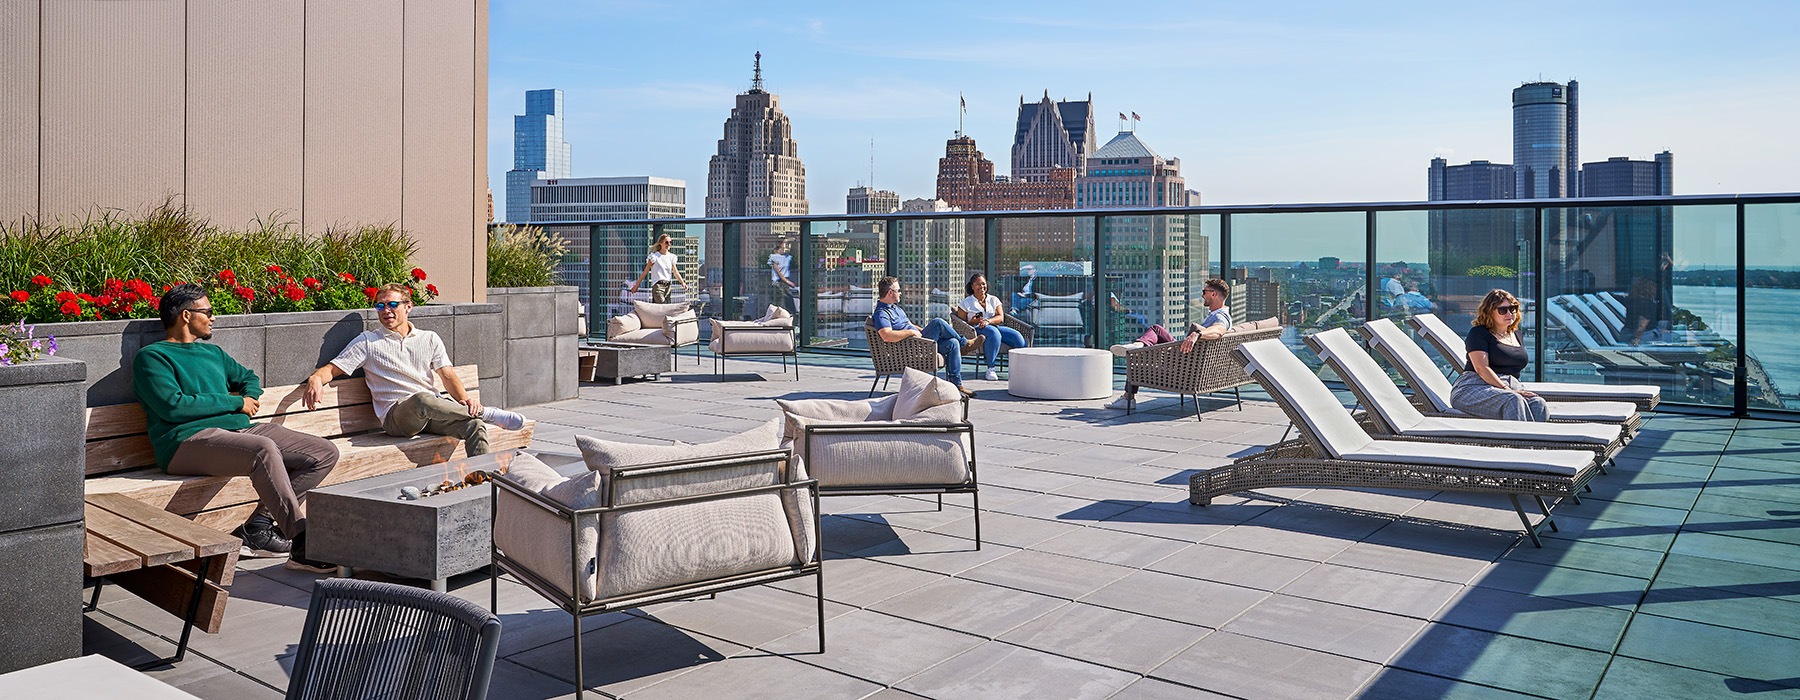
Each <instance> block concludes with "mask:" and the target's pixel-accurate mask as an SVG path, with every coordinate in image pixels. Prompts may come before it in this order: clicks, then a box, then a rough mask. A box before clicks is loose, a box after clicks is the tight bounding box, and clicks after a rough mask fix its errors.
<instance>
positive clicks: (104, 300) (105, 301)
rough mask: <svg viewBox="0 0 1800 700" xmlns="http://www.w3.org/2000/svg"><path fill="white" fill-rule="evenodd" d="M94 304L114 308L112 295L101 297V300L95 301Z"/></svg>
mask: <svg viewBox="0 0 1800 700" xmlns="http://www.w3.org/2000/svg"><path fill="white" fill-rule="evenodd" d="M94 303H95V304H99V305H101V306H112V303H113V298H112V295H110V294H102V295H100V298H98V299H95V300H94Z"/></svg>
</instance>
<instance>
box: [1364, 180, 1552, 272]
mask: <svg viewBox="0 0 1800 700" xmlns="http://www.w3.org/2000/svg"><path fill="white" fill-rule="evenodd" d="M1514 171H1515V166H1512V165H1508V164H1505V163H1490V162H1488V161H1485V160H1477V161H1471V162H1469V163H1467V164H1465V165H1449V164H1447V163H1446V162H1445V161H1444V159H1443V158H1433V159H1431V170H1430V175H1429V193H1430V194H1429V197H1428V199H1429V200H1430V201H1451V202H1463V201H1476V200H1495V199H1514V198H1515V195H1516V194H1517V191H1516V190H1515V187H1516V186H1517V182H1518V180H1517V178H1516V176H1515V172H1514ZM1426 221H1427V227H1428V228H1427V236H1428V238H1427V247H1426V256H1427V259H1426V261H1425V262H1426V266H1427V267H1428V268H1429V270H1430V274H1431V285H1430V290H1431V291H1433V292H1436V293H1437V294H1456V295H1459V296H1466V295H1468V294H1470V293H1475V292H1477V291H1485V290H1478V288H1479V287H1482V286H1488V285H1489V284H1490V283H1488V282H1482V281H1478V280H1476V279H1475V278H1476V277H1478V276H1488V275H1493V274H1495V272H1497V270H1494V269H1493V268H1495V267H1503V268H1506V269H1508V270H1512V271H1513V272H1514V273H1515V275H1516V273H1518V272H1519V271H1520V270H1522V269H1523V268H1525V267H1526V266H1527V265H1526V263H1527V262H1528V261H1529V260H1530V251H1531V245H1532V243H1531V240H1532V236H1533V235H1534V230H1533V226H1532V222H1531V217H1530V216H1529V215H1528V214H1526V215H1521V214H1520V212H1519V211H1518V210H1515V209H1460V210H1442V209H1434V210H1432V211H1430V212H1429V213H1428V214H1427V219H1426ZM1477 268H1488V269H1487V270H1477ZM1472 270H1474V271H1476V273H1477V274H1476V275H1471V271H1472ZM1377 272H1379V273H1381V274H1382V275H1384V276H1385V275H1387V274H1390V273H1392V272H1394V271H1393V270H1378V271H1377ZM1415 274H1416V273H1415ZM1496 282H1498V280H1496ZM1506 282H1508V283H1513V284H1516V282H1517V278H1516V276H1513V277H1511V278H1510V279H1507V280H1506Z"/></svg>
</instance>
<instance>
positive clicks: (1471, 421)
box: [1401, 416, 1624, 447]
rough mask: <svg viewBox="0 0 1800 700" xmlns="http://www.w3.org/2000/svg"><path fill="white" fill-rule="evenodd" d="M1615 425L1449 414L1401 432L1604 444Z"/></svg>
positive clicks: (1616, 433) (1616, 428)
mask: <svg viewBox="0 0 1800 700" xmlns="http://www.w3.org/2000/svg"><path fill="white" fill-rule="evenodd" d="M1622 430H1624V429H1623V428H1620V427H1619V426H1617V425H1604V424H1601V423H1534V422H1531V421H1520V420H1490V419H1487V418H1449V417H1439V416H1426V417H1424V418H1423V419H1421V420H1420V421H1419V422H1418V424H1416V425H1414V426H1412V427H1410V428H1407V429H1406V432H1404V433H1401V434H1402V435H1405V436H1407V437H1427V438H1446V439H1458V438H1460V439H1469V440H1482V441H1489V440H1491V441H1495V442H1502V441H1508V440H1519V441H1532V442H1559V443H1561V442H1566V443H1569V444H1570V445H1593V446H1599V447H1604V446H1606V445H1608V444H1611V443H1612V442H1613V441H1614V440H1617V439H1619V433H1620V431H1622Z"/></svg>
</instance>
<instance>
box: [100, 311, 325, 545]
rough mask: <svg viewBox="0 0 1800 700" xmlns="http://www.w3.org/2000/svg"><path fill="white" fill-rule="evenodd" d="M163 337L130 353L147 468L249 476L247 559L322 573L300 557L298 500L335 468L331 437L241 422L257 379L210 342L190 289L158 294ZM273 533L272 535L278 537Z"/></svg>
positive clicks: (252, 408)
mask: <svg viewBox="0 0 1800 700" xmlns="http://www.w3.org/2000/svg"><path fill="white" fill-rule="evenodd" d="M158 310H159V311H160V312H161V314H162V322H163V328H164V329H165V330H166V332H167V333H168V338H167V339H166V340H162V341H159V342H155V343H151V344H149V345H147V346H144V348H143V349H142V350H139V351H138V353H137V357H136V358H135V360H134V361H133V362H132V370H131V373H132V388H133V389H135V390H136V391H137V396H138V401H139V402H141V403H142V404H143V405H144V419H145V423H146V424H147V425H148V428H149V431H148V432H149V434H150V444H151V446H152V448H154V450H155V452H156V464H157V466H160V467H162V468H163V471H166V472H168V473H170V474H178V475H182V476H248V477H250V483H251V485H253V486H254V487H255V488H256V496H257V500H258V501H260V504H259V505H258V506H257V508H256V512H255V513H254V514H252V515H251V516H250V520H249V522H246V523H244V527H243V536H244V546H245V548H246V549H248V550H250V553H249V554H248V556H281V555H283V554H286V555H287V556H288V563H287V567H288V568H290V569H295V570H300V571H315V572H319V573H329V572H331V571H334V570H335V567H333V566H332V565H330V564H326V563H323V562H317V561H312V560H309V559H307V558H306V509H305V506H304V505H302V504H301V502H300V498H301V496H304V495H305V494H306V492H307V491H310V490H312V489H313V487H316V486H318V485H319V483H320V482H322V481H324V480H325V475H326V474H329V473H331V468H332V467H334V466H337V460H338V451H337V446H336V445H333V444H331V441H330V440H326V439H324V438H321V437H316V436H313V435H306V434H304V433H299V432H295V431H292V430H289V429H287V428H284V427H281V426H279V425H274V424H270V423H258V424H255V425H252V424H251V423H250V417H251V416H254V415H256V412H257V410H258V409H259V408H260V407H261V406H260V404H259V403H258V402H257V399H258V397H261V396H262V382H260V381H259V380H258V379H257V378H256V373H255V372H252V371H250V370H249V369H247V368H245V367H244V366H243V365H240V364H238V363H237V361H236V360H233V359H231V356H230V355H227V354H225V351H224V350H222V349H220V348H219V346H217V345H213V344H211V343H201V342H197V341H201V340H210V339H211V338H212V325H213V309H212V300H210V299H208V298H207V296H206V290H205V289H203V288H201V287H200V286H199V285H194V284H183V285H179V286H176V287H174V288H171V289H170V290H169V291H167V292H165V293H164V294H163V297H162V301H161V303H160V305H159V307H158ZM277 527H279V530H277Z"/></svg>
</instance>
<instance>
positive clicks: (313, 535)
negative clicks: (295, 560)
mask: <svg viewBox="0 0 1800 700" xmlns="http://www.w3.org/2000/svg"><path fill="white" fill-rule="evenodd" d="M507 457H510V453H497V454H494V455H483V456H480V457H474V458H470V459H468V460H464V461H462V462H460V463H451V464H449V465H444V464H437V465H432V466H428V467H419V468H417V469H408V470H406V471H403V472H397V473H394V474H387V475H384V476H376V477H370V478H367V479H358V480H356V481H351V482H347V483H342V484H336V485H333V486H326V487H323V488H319V489H314V490H313V491H312V492H310V493H308V494H307V496H306V500H307V530H306V550H307V552H306V554H307V556H308V557H311V558H313V559H317V560H320V561H328V562H332V563H334V564H337V565H338V566H340V567H345V568H344V569H343V570H341V573H344V574H348V573H350V572H351V571H352V570H354V569H373V570H375V571H380V572H382V573H386V574H393V575H395V576H405V577H408V578H420V579H427V580H430V581H431V582H432V587H433V588H434V589H436V590H443V589H444V579H446V578H449V577H451V576H455V575H457V574H461V573H467V572H470V571H474V570H476V569H479V568H481V567H483V566H487V565H488V562H489V561H490V557H491V552H490V547H491V545H492V542H493V531H492V526H491V524H490V518H491V515H492V509H493V487H492V486H490V485H488V484H480V485H477V486H468V487H464V488H461V489H457V490H455V491H450V492H448V493H442V494H438V495H435V496H427V497H425V498H420V499H418V500H402V499H401V497H400V493H401V488H402V487H406V486H412V487H415V488H418V489H419V490H421V491H425V490H429V489H430V488H431V487H433V486H436V485H437V484H439V483H441V482H443V481H445V480H450V481H457V480H460V479H461V477H462V475H463V474H465V473H467V472H471V471H475V470H477V469H480V470H488V471H494V470H496V469H498V467H499V465H500V463H501V460H502V459H504V458H507Z"/></svg>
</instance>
